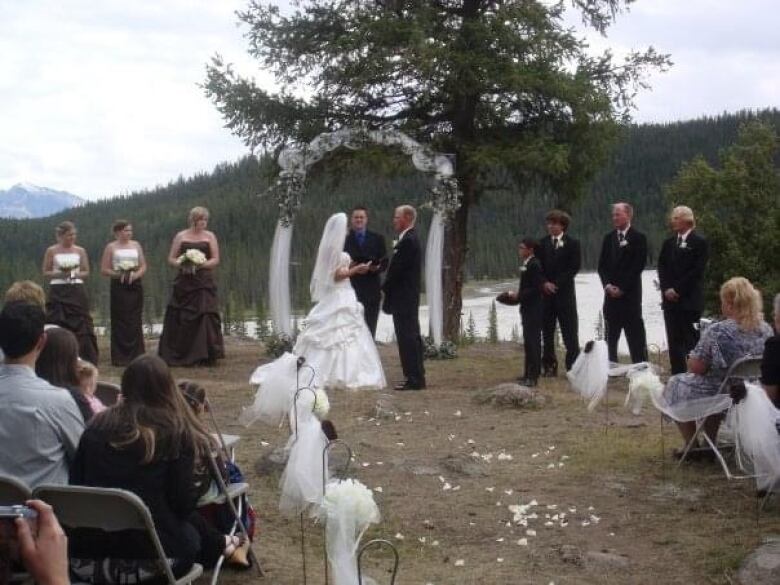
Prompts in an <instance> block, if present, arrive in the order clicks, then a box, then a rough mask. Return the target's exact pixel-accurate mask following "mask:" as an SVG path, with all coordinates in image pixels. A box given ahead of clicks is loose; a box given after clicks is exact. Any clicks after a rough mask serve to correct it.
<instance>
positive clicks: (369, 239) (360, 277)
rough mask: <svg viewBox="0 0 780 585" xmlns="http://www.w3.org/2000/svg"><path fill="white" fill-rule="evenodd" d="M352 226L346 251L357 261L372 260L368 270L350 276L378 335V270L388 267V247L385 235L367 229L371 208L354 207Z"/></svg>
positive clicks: (357, 262)
mask: <svg viewBox="0 0 780 585" xmlns="http://www.w3.org/2000/svg"><path fill="white" fill-rule="evenodd" d="M349 223H350V230H349V234H348V235H347V239H346V241H345V242H344V251H345V252H347V253H348V254H349V255H350V256H351V257H352V261H353V262H355V263H356V264H365V263H366V262H370V263H371V267H370V268H369V269H368V272H367V273H365V274H355V275H354V276H352V277H351V278H350V282H351V283H352V288H354V289H355V295H356V296H357V299H358V301H360V302H361V304H362V305H363V317H364V318H365V320H366V325H368V328H369V329H370V330H371V336H372V337H375V336H376V322H377V319H378V318H379V305H380V302H381V300H382V283H381V281H380V278H379V274H380V273H381V272H383V271H384V270H385V268H387V249H386V247H385V238H384V236H382V235H380V234H378V233H376V232H372V231H369V230H367V229H366V227H367V226H368V210H367V209H366V208H365V207H355V208H354V209H353V210H352V213H351V214H350V218H349Z"/></svg>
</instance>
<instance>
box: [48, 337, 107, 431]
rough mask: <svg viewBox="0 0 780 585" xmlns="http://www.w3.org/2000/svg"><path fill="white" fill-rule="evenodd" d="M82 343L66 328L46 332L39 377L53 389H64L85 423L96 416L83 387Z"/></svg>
mask: <svg viewBox="0 0 780 585" xmlns="http://www.w3.org/2000/svg"><path fill="white" fill-rule="evenodd" d="M78 366H79V342H78V340H77V339H76V336H75V335H73V333H72V332H71V331H69V330H67V329H63V328H62V327H53V328H51V329H47V330H46V345H45V346H44V348H43V351H41V355H40V356H38V361H37V362H36V363H35V373H36V374H38V377H40V378H42V379H44V380H46V381H47V382H48V383H49V384H51V385H52V386H57V387H58V388H64V389H65V390H67V391H68V392H69V393H70V395H71V396H72V397H73V400H74V401H75V403H76V406H78V408H79V412H81V416H82V418H83V419H84V422H85V423H88V422H89V421H90V420H91V419H92V416H93V415H94V414H95V412H94V411H93V410H92V407H91V406H90V403H89V401H88V400H87V398H86V396H84V393H83V392H82V391H81V388H80V387H79V372H78Z"/></svg>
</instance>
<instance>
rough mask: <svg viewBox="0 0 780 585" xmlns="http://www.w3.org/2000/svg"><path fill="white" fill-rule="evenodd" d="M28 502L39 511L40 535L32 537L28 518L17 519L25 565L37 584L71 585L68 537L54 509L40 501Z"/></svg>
mask: <svg viewBox="0 0 780 585" xmlns="http://www.w3.org/2000/svg"><path fill="white" fill-rule="evenodd" d="M27 505H28V506H30V507H31V508H33V509H35V510H36V511H37V512H38V534H37V536H33V533H32V530H30V525H29V524H28V522H27V520H26V519H24V518H17V519H16V520H15V522H16V537H17V539H18V541H19V554H20V556H21V557H22V562H23V563H24V567H25V568H26V569H27V571H28V572H29V573H30V575H32V577H33V580H34V581H35V582H36V583H38V585H69V583H70V580H69V578H68V537H67V536H65V532H63V530H62V527H61V526H60V523H59V522H57V517H56V516H55V515H54V510H52V507H51V506H49V505H48V504H46V503H44V502H42V501H40V500H30V501H29V502H27Z"/></svg>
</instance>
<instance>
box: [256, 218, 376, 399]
mask: <svg viewBox="0 0 780 585" xmlns="http://www.w3.org/2000/svg"><path fill="white" fill-rule="evenodd" d="M346 237H347V216H346V214H345V213H336V214H335V215H332V216H331V217H330V218H329V219H328V222H327V223H326V224H325V229H324V230H323V232H322V239H321V240H320V247H319V250H318V251H317V262H316V264H315V266H314V272H313V273H312V277H311V285H310V287H309V290H310V292H311V300H312V301H314V302H315V303H316V304H315V305H314V307H313V308H312V310H311V311H310V312H309V314H308V315H307V316H306V319H305V323H306V326H305V328H304V330H303V331H302V332H301V333H300V335H299V336H298V340H297V342H296V343H295V347H294V348H293V353H294V354H295V355H296V356H302V357H304V358H306V363H307V364H308V365H310V366H311V367H312V368H314V371H315V372H316V379H317V385H318V386H320V387H324V388H344V389H347V390H358V389H380V388H384V387H385V386H386V385H387V382H386V381H385V374H384V371H383V370H382V362H381V361H380V359H379V352H378V351H377V349H376V345H375V344H374V339H373V337H372V335H371V332H370V331H369V329H368V327H367V326H366V322H365V319H364V318H363V305H361V304H360V303H359V302H358V300H357V297H356V296H355V291H354V289H353V288H352V285H351V284H350V282H349V279H350V277H351V276H352V275H355V274H365V273H366V272H368V270H369V268H370V263H368V262H367V263H365V264H356V265H354V266H351V264H352V259H351V258H350V256H349V254H347V253H346V252H344V242H345V240H346ZM271 365H272V364H268V365H266V366H261V367H260V368H258V369H257V371H255V374H253V376H252V378H253V380H257V379H258V378H263V377H264V376H262V375H259V374H261V370H262V369H263V368H268V367H269V366H271Z"/></svg>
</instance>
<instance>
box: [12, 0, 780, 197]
mask: <svg viewBox="0 0 780 585" xmlns="http://www.w3.org/2000/svg"><path fill="white" fill-rule="evenodd" d="M245 5H246V0H154V1H152V0H134V1H133V2H127V1H126V0H122V1H118V0H101V1H100V2H96V1H95V0H24V1H18V0H0V55H2V59H0V129H2V131H1V132H0V189H5V188H8V187H10V186H11V185H12V184H14V183H17V182H22V181H26V182H30V183H34V184H38V185H43V186H47V187H52V188H56V189H62V190H66V191H70V192H72V193H75V194H77V195H81V196H83V197H87V198H90V199H95V198H99V197H109V196H114V195H119V194H123V193H129V192H131V191H134V190H138V189H144V188H153V187H155V186H156V185H160V184H166V183H167V182H168V181H170V180H174V179H176V178H177V177H178V176H179V175H184V176H189V175H192V174H193V173H196V172H199V171H209V170H211V169H212V168H213V167H214V165H216V164H218V163H220V162H223V161H231V160H235V159H237V158H238V157H240V156H241V155H243V154H245V153H246V152H247V151H246V148H245V147H244V146H243V144H242V143H241V142H240V141H239V140H238V139H236V138H234V137H233V136H231V135H230V133H229V132H228V131H227V130H225V129H224V128H222V120H221V118H220V116H219V114H218V113H217V111H216V110H215V109H214V107H213V106H212V104H211V103H209V102H208V101H207V100H206V98H205V97H204V96H203V93H202V91H201V90H200V88H198V87H197V84H198V83H199V82H202V81H203V78H204V67H205V63H206V62H207V61H208V59H209V58H210V56H211V55H213V54H214V53H215V52H219V53H221V54H222V55H223V56H224V57H225V59H226V60H227V61H230V62H233V63H234V64H235V65H236V69H237V70H238V71H240V72H242V73H244V74H246V75H249V76H254V77H256V78H257V80H258V82H259V83H261V84H268V83H270V81H271V80H270V79H269V78H268V77H267V76H265V75H263V73H262V72H260V71H258V70H257V68H256V66H255V64H254V63H253V61H252V60H251V59H250V58H249V57H248V56H247V55H246V52H245V46H246V45H245V42H244V39H243V37H242V30H241V29H240V28H239V27H238V25H237V19H236V17H235V14H234V12H235V11H236V10H238V9H242V8H243V7H244V6H245ZM777 30H780V10H778V9H777V7H776V4H775V1H774V0H743V1H741V2H735V1H734V0H638V2H636V3H635V4H634V5H633V6H632V9H631V11H630V12H629V13H627V14H624V15H622V16H621V17H620V19H619V22H618V24H617V25H616V26H615V27H613V28H612V29H611V32H610V36H609V38H608V39H607V40H606V41H605V40H603V39H601V38H600V37H598V36H597V35H589V39H590V41H591V45H592V47H593V48H594V50H599V49H602V48H604V47H605V46H607V45H609V46H611V47H613V48H614V49H615V51H616V52H617V53H618V54H620V53H621V52H624V51H627V50H630V49H631V48H643V47H645V46H647V45H650V44H652V45H654V46H655V47H656V48H657V49H659V50H660V51H662V52H668V53H671V54H672V60H673V61H674V63H675V66H674V67H673V68H672V70H671V71H670V72H668V73H666V74H663V75H656V76H653V77H652V78H651V79H650V83H651V85H652V86H653V90H652V91H650V92H645V93H643V94H641V95H640V96H639V97H638V99H637V105H638V111H637V112H636V113H635V119H636V120H638V121H670V120H679V119H688V118H693V117H697V116H699V115H703V114H718V113H720V112H723V111H734V110H737V109H741V108H763V107H769V106H780V35H778V34H777Z"/></svg>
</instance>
